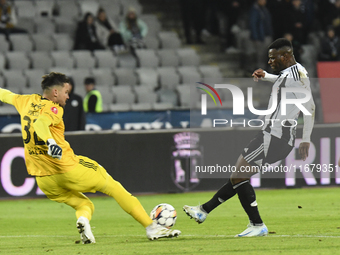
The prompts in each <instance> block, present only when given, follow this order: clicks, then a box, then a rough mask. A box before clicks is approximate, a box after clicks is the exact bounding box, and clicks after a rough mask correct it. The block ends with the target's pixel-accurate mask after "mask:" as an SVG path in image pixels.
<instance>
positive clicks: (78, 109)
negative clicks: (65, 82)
mask: <svg viewBox="0 0 340 255" xmlns="http://www.w3.org/2000/svg"><path fill="white" fill-rule="evenodd" d="M69 80H70V85H71V86H70V92H69V99H68V100H67V102H66V105H65V107H64V116H63V119H64V124H65V131H77V130H85V123H86V119H85V112H84V108H83V99H82V98H81V96H79V95H77V94H75V93H74V91H75V84H74V81H73V79H72V78H71V77H69Z"/></svg>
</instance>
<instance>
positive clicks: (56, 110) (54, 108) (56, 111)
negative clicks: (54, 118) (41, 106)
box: [51, 106, 58, 114]
mask: <svg viewBox="0 0 340 255" xmlns="http://www.w3.org/2000/svg"><path fill="white" fill-rule="evenodd" d="M51 111H52V112H53V113H54V114H58V109H57V107H54V106H53V107H52V108H51Z"/></svg>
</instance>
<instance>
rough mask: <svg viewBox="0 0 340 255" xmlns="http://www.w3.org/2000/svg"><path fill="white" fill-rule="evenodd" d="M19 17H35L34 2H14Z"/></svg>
mask: <svg viewBox="0 0 340 255" xmlns="http://www.w3.org/2000/svg"><path fill="white" fill-rule="evenodd" d="M14 4H15V7H16V9H17V16H18V17H31V18H33V17H35V16H36V9H35V6H34V2H33V1H14Z"/></svg>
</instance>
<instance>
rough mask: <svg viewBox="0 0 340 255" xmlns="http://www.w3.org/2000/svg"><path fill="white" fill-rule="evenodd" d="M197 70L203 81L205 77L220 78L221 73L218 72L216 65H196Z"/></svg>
mask: <svg viewBox="0 0 340 255" xmlns="http://www.w3.org/2000/svg"><path fill="white" fill-rule="evenodd" d="M198 70H199V71H200V72H201V74H202V76H203V80H204V81H206V80H207V79H213V78H215V79H221V78H222V73H221V72H220V69H219V68H218V66H209V65H202V66H199V67H198Z"/></svg>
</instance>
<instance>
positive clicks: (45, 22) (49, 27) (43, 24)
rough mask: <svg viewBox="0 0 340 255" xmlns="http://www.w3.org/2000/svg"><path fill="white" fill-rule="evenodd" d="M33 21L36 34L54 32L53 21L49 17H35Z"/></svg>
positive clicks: (50, 33)
mask: <svg viewBox="0 0 340 255" xmlns="http://www.w3.org/2000/svg"><path fill="white" fill-rule="evenodd" d="M34 23H35V30H36V32H37V33H38V34H45V35H52V34H54V33H55V30H56V29H55V27H56V26H55V23H54V22H53V21H52V20H51V18H49V17H37V18H35V19H34Z"/></svg>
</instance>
